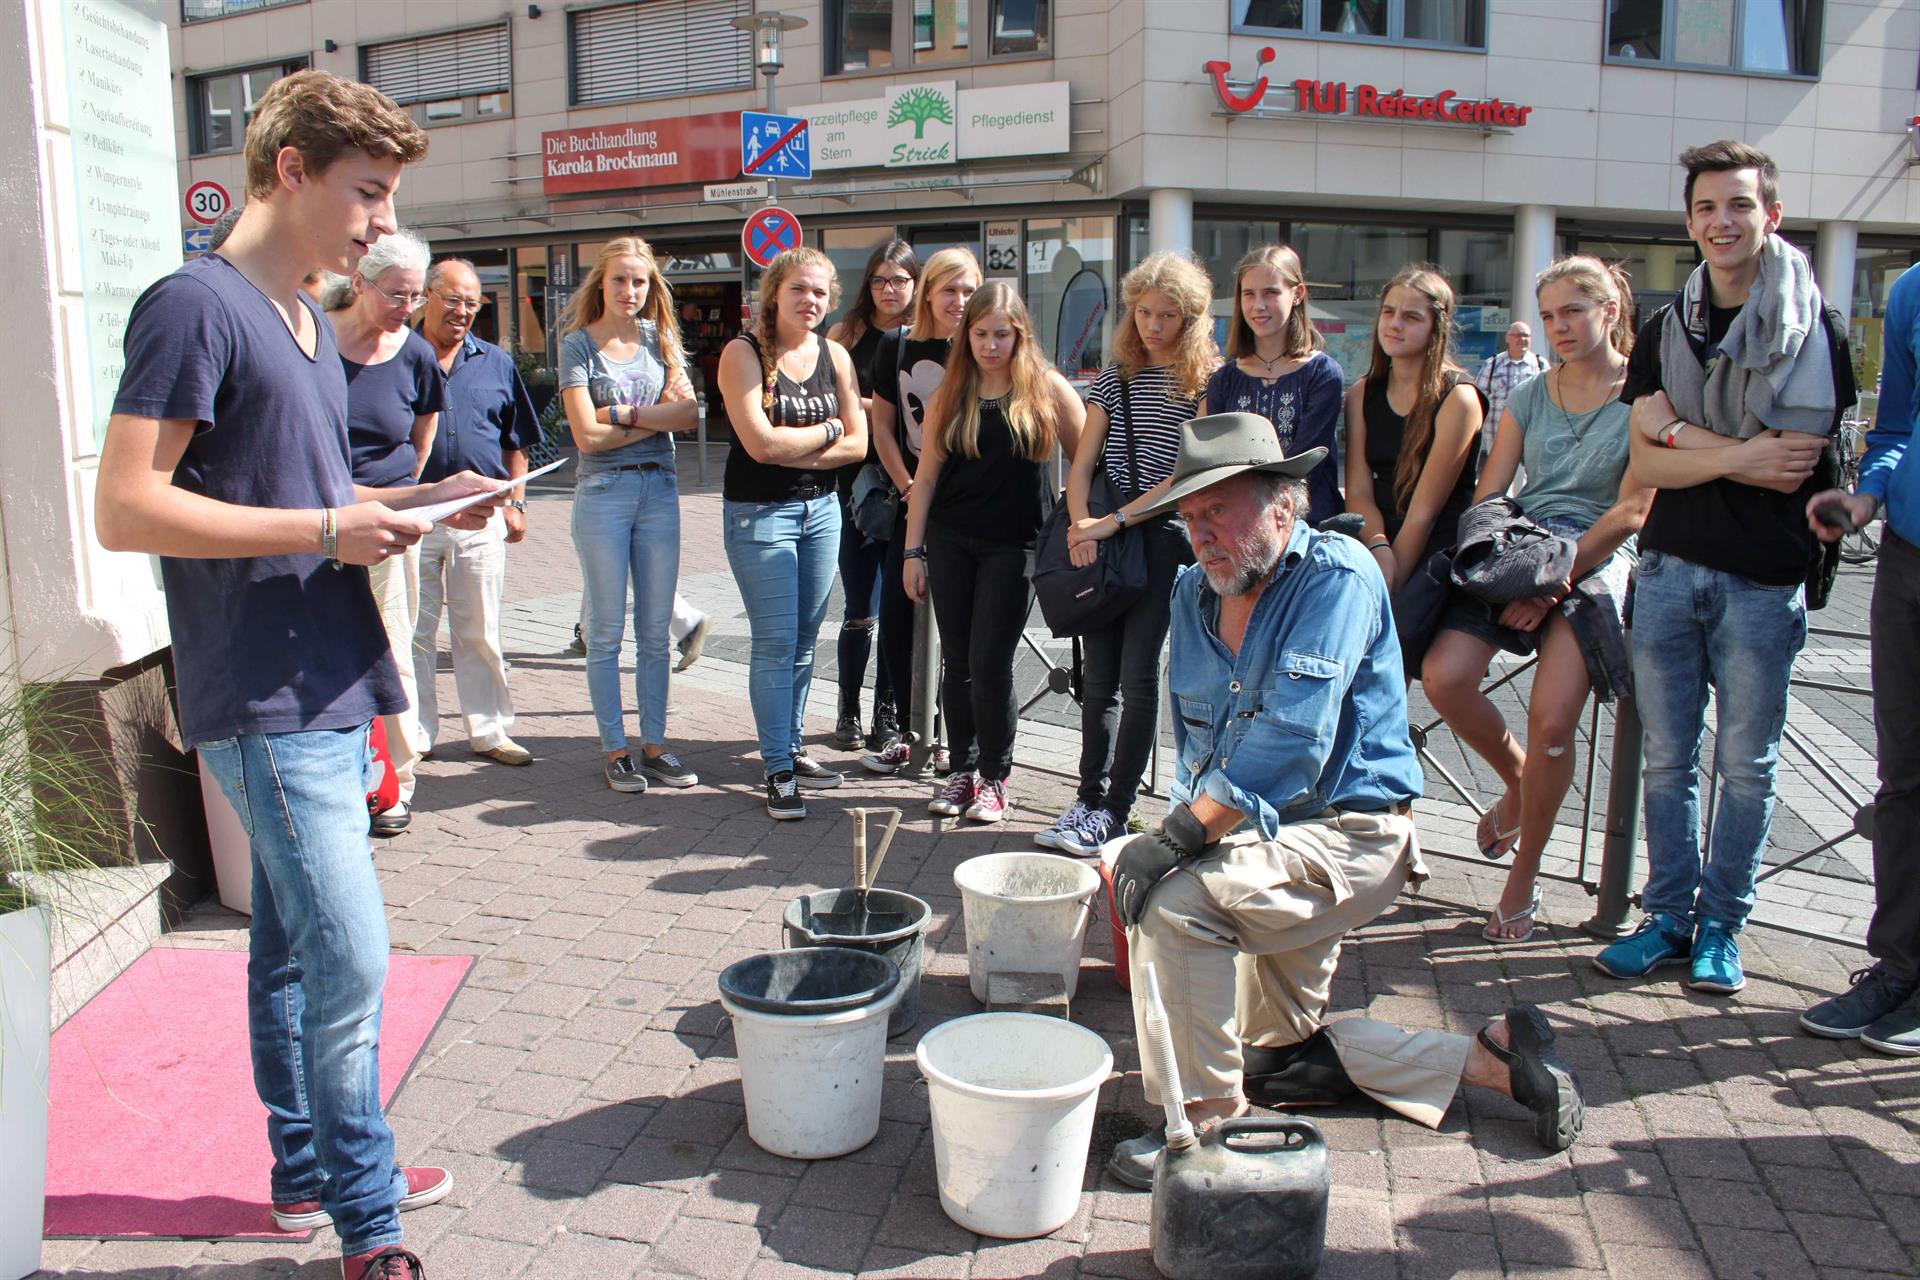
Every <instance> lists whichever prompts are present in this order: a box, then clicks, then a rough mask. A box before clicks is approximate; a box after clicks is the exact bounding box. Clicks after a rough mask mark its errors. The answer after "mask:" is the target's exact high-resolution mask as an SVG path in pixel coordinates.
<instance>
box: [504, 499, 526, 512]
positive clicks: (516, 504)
mask: <svg viewBox="0 0 1920 1280" xmlns="http://www.w3.org/2000/svg"><path fill="white" fill-rule="evenodd" d="M507 505H508V506H510V507H512V508H513V509H514V510H515V511H518V512H519V513H520V514H521V515H525V514H527V504H526V503H524V502H522V501H521V500H520V499H518V498H508V499H507Z"/></svg>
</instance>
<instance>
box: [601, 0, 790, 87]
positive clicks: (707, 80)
mask: <svg viewBox="0 0 1920 1280" xmlns="http://www.w3.org/2000/svg"><path fill="white" fill-rule="evenodd" d="M752 12H753V0H632V2H631V3H628V4H612V5H603V6H601V7H599V8H593V9H576V10H574V11H573V12H571V13H569V14H568V15H567V60H568V67H569V72H568V75H569V78H570V81H571V83H572V86H573V88H572V103H573V105H574V106H576V107H587V106H593V105H594V104H596V103H601V102H625V101H629V100H631V99H634V98H658V97H684V96H686V95H688V94H696V93H721V92H725V91H727V90H731V89H750V88H752V87H753V37H752V36H751V35H749V34H748V33H747V32H745V31H741V30H739V29H738V28H736V27H732V26H729V25H728V23H729V20H730V19H733V18H739V17H744V16H746V15H748V14H750V13H752Z"/></svg>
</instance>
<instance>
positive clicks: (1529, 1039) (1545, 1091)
mask: <svg viewBox="0 0 1920 1280" xmlns="http://www.w3.org/2000/svg"><path fill="white" fill-rule="evenodd" d="M1506 1023H1507V1043H1506V1044H1505V1045H1504V1046H1503V1045H1501V1044H1500V1043H1499V1042H1498V1041H1497V1040H1495V1039H1494V1038H1493V1037H1492V1036H1491V1035H1490V1034H1488V1032H1489V1030H1490V1029H1489V1028H1487V1027H1482V1028H1481V1029H1480V1043H1481V1044H1483V1045H1485V1046H1486V1047H1487V1052H1488V1053H1491V1054H1492V1055H1493V1056H1494V1057H1496V1058H1498V1059H1500V1061H1502V1062H1504V1063H1506V1064H1507V1070H1508V1072H1509V1073H1510V1075H1511V1079H1512V1088H1513V1100H1514V1101H1515V1102H1517V1103H1519V1104H1520V1105H1521V1106H1523V1107H1525V1108H1526V1109H1527V1110H1529V1111H1531V1112H1533V1136H1534V1137H1536V1138H1538V1139H1539V1140H1540V1145H1541V1146H1543V1147H1545V1148H1546V1149H1547V1150H1549V1151H1565V1150H1566V1149H1567V1148H1568V1147H1570V1146H1572V1145H1573V1144H1574V1141H1575V1140H1576V1139H1577V1138H1579V1136H1580V1129H1581V1127H1582V1126H1583V1125H1585V1124H1586V1120H1587V1109H1586V1104H1585V1103H1584V1102H1582V1101H1581V1098H1580V1082H1579V1081H1578V1080H1577V1079H1575V1077H1574V1074H1573V1068H1571V1067H1569V1066H1567V1065H1566V1064H1565V1063H1563V1062H1561V1061H1560V1060H1559V1059H1558V1058H1556V1057H1554V1056H1553V1027H1552V1026H1551V1025H1550V1024H1549V1023H1548V1022H1547V1018H1546V1015H1545V1014H1543V1013H1541V1012H1540V1009H1539V1007H1538V1006H1537V1005H1531V1004H1517V1005H1514V1006H1513V1007H1512V1008H1511V1009H1509V1010H1507V1012H1506Z"/></svg>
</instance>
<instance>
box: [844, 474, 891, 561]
mask: <svg viewBox="0 0 1920 1280" xmlns="http://www.w3.org/2000/svg"><path fill="white" fill-rule="evenodd" d="M852 496H853V527H854V528H856V529H858V530H859V531H860V532H861V533H863V534H865V535H866V536H867V537H869V538H872V539H873V540H874V541H875V542H887V541H890V540H891V539H892V538H893V524H894V519H895V516H896V513H897V512H898V511H899V510H900V491H899V490H897V489H895V488H894V487H893V479H892V477H890V476H889V475H887V469H886V468H885V467H883V466H881V465H880V464H879V463H877V462H869V463H867V464H866V465H865V466H863V467H861V468H860V471H859V473H858V474H857V475H855V476H854V477H853V495H852Z"/></svg>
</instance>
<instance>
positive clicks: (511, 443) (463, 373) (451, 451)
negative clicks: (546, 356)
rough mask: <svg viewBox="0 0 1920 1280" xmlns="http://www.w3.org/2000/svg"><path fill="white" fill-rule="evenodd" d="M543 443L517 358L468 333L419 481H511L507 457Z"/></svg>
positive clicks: (455, 360) (450, 375) (455, 362)
mask: <svg viewBox="0 0 1920 1280" xmlns="http://www.w3.org/2000/svg"><path fill="white" fill-rule="evenodd" d="M539 443H540V415H539V414H537V413H535V412H534V411H533V399H532V398H531V397H530V396H528V394H527V384H526V383H525V382H522V381H521V380H520V371H519V370H518V369H516V368H514V365H513V357H512V356H510V355H508V354H507V353H506V352H505V351H502V350H501V349H500V348H499V347H496V346H494V345H493V344H492V343H491V342H487V341H486V340H484V339H481V338H476V337H474V336H473V335H472V334H471V333H469V334H468V335H467V336H466V337H465V338H463V339H461V342H460V350H458V351H456V352H454V355H453V368H452V369H451V370H449V371H448V373H447V403H446V406H445V407H444V408H443V409H441V410H440V429H439V430H438V431H436V432H434V433H433V447H432V448H430V449H428V450H427V463H426V466H425V467H423V468H422V469H421V472H420V478H421V480H423V481H425V482H426V483H428V484H432V483H433V482H434V481H436V480H444V479H446V478H447V477H448V476H450V475H454V474H455V473H457V472H461V471H476V472H478V473H479V474H481V475H483V476H492V477H493V478H494V479H495V480H505V479H506V478H507V463H506V451H507V450H509V449H531V448H533V446H534V445H536V444H539Z"/></svg>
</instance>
